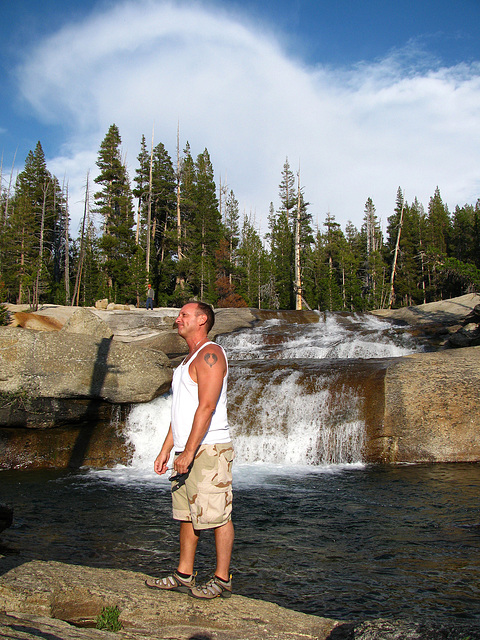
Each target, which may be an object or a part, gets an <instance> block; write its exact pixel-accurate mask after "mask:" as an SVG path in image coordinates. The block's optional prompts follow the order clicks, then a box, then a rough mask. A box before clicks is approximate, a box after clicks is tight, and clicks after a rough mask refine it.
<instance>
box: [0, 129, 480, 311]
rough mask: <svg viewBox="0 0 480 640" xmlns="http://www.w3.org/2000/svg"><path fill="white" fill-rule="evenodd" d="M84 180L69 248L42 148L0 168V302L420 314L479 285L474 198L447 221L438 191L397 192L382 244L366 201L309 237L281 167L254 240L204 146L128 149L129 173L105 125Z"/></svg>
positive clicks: (296, 183)
mask: <svg viewBox="0 0 480 640" xmlns="http://www.w3.org/2000/svg"><path fill="white" fill-rule="evenodd" d="M96 164H97V167H98V175H97V177H96V178H95V179H94V180H93V181H92V180H90V177H89V175H88V174H87V176H86V185H85V199H84V203H85V204H84V213H83V218H82V221H81V225H80V230H79V232H78V237H76V238H72V233H71V229H70V216H69V210H68V184H66V183H65V182H63V183H62V184H61V183H60V181H59V180H58V179H57V178H56V177H55V176H54V175H52V174H51V173H50V172H49V170H48V169H47V164H46V160H45V156H44V153H43V149H42V146H41V144H40V142H38V143H37V145H36V147H35V149H34V150H33V151H30V152H29V154H28V155H27V158H26V161H25V166H24V168H23V170H22V171H21V172H19V173H18V175H17V176H16V178H15V179H13V169H12V171H11V173H10V175H9V176H8V175H7V176H3V175H2V172H1V171H0V184H1V187H2V188H1V193H0V230H1V233H0V301H3V302H15V303H19V304H22V303H27V304H30V305H31V306H32V308H38V305H39V304H41V303H54V304H64V305H70V304H71V305H87V306H90V305H93V304H94V303H95V301H96V300H98V299H102V298H108V299H109V300H110V301H113V302H117V303H122V304H125V303H129V304H135V305H142V304H143V303H144V300H145V293H146V288H147V284H148V283H151V285H152V287H153V289H154V291H155V294H156V295H155V298H156V304H157V305H159V306H180V305H181V304H183V303H184V302H185V301H186V300H189V299H192V298H196V299H200V300H204V301H206V302H210V303H211V304H213V305H214V306H217V307H236V306H251V307H258V308H270V309H295V308H297V309H299V308H312V309H319V310H330V311H364V310H368V309H373V308H380V307H386V306H393V307H399V306H405V305H412V304H421V303H424V302H430V301H434V300H439V299H442V298H450V297H453V296H457V295H462V294H464V293H467V292H471V291H478V290H479V289H480V200H478V201H477V203H476V205H475V206H473V205H468V204H466V205H463V206H456V207H455V211H454V212H453V213H451V212H450V211H449V210H448V207H447V206H446V205H445V204H444V203H443V201H442V198H441V195H440V190H439V189H438V188H437V189H436V190H435V193H434V194H433V195H432V196H431V198H430V201H429V203H428V207H427V209H426V210H425V209H424V207H423V205H422V204H421V203H420V202H418V200H417V199H415V200H414V201H413V202H411V203H408V202H406V201H405V197H404V193H403V192H402V189H400V188H399V189H398V191H397V197H396V206H395V209H394V211H393V212H392V214H391V215H390V216H389V217H388V220H387V226H386V233H385V236H384V234H383V232H382V229H381V224H380V220H379V218H378V216H377V213H376V210H375V205H374V202H373V200H372V198H368V199H367V201H366V203H365V209H364V217H363V224H362V226H361V228H360V229H357V228H356V227H355V226H354V225H353V224H352V223H351V222H349V223H348V224H347V225H346V226H345V229H344V230H342V228H341V226H340V224H338V223H337V222H336V221H335V217H334V215H332V214H330V213H328V214H327V215H326V216H325V220H324V222H323V224H322V226H321V228H318V227H317V228H314V225H313V220H312V215H311V213H310V211H309V203H308V202H307V200H306V198H305V194H304V189H303V187H302V186H301V181H300V174H299V173H297V174H295V173H294V171H292V169H291V167H290V164H289V162H288V159H286V160H285V163H284V166H283V168H282V170H281V173H280V182H279V192H278V206H277V207H276V208H275V206H274V204H273V202H272V203H271V204H270V209H269V213H268V232H267V233H266V234H265V237H263V238H262V237H261V235H260V232H259V230H258V228H257V225H256V221H255V218H254V217H253V216H252V214H247V213H243V216H241V215H240V211H239V203H238V200H237V199H236V197H235V193H234V191H233V190H232V189H228V188H227V186H226V185H224V184H221V183H220V185H219V186H217V185H216V183H215V179H214V170H213V165H212V161H211V158H210V155H209V153H208V150H207V149H205V150H204V151H203V152H202V153H200V154H199V155H197V156H196V158H194V157H193V156H192V153H191V150H190V146H189V144H188V143H187V145H186V146H185V148H184V149H183V150H182V151H180V146H179V137H178V134H177V149H176V156H175V157H174V159H173V160H172V158H171V156H170V155H169V153H168V151H167V150H166V148H165V146H164V145H163V144H162V143H159V144H157V145H155V146H154V144H153V136H152V142H151V144H150V145H148V144H147V141H146V138H145V136H142V139H141V141H140V151H139V154H138V166H137V169H136V170H135V174H134V175H133V177H130V175H129V173H128V168H127V165H126V162H125V160H124V158H123V156H122V149H121V136H120V132H119V130H118V127H117V126H116V125H115V124H113V125H111V126H110V127H109V129H108V132H107V134H106V135H105V138H104V139H103V141H102V143H101V145H100V148H99V151H98V156H97V162H96Z"/></svg>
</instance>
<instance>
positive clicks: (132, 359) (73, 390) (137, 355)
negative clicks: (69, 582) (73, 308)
mask: <svg viewBox="0 0 480 640" xmlns="http://www.w3.org/2000/svg"><path fill="white" fill-rule="evenodd" d="M0 353H1V355H0V392H2V393H4V394H5V393H6V394H10V395H15V394H17V395H18V394H20V395H27V396H29V397H33V398H35V397H37V398H46V397H48V398H88V399H98V400H104V401H107V402H113V403H133V402H148V401H150V400H153V398H155V397H157V396H158V395H161V394H162V393H165V392H166V391H167V390H168V389H169V387H170V382H171V378H172V372H171V368H170V365H169V361H168V358H167V356H166V355H165V354H163V353H161V352H159V351H153V350H147V349H140V348H137V347H135V346H134V345H127V344H122V343H118V342H114V341H112V340H109V339H107V338H101V339H96V338H95V337H92V336H91V335H83V334H73V333H70V332H68V331H62V332H38V333H37V332H32V331H24V330H22V329H15V328H11V327H0Z"/></svg>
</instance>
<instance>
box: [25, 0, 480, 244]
mask: <svg viewBox="0 0 480 640" xmlns="http://www.w3.org/2000/svg"><path fill="white" fill-rule="evenodd" d="M409 47H410V50H409V55H408V62H406V61H405V60H403V61H402V56H401V55H399V54H395V55H394V54H392V55H391V56H390V57H389V58H387V59H384V60H382V61H378V62H377V63H375V64H371V65H367V64H359V65H358V67H356V68H355V69H350V70H345V69H343V70H341V69H331V68H325V67H321V66H320V67H317V68H309V67H307V66H305V65H302V64H301V62H299V61H298V60H292V59H290V58H289V57H288V55H287V53H286V52H285V51H284V50H282V48H281V46H280V44H279V42H278V40H276V39H275V37H274V36H273V34H272V32H269V31H268V30H267V29H266V28H264V26H263V27H262V25H259V24H255V25H253V24H251V23H249V22H248V20H247V19H246V18H243V19H240V18H239V17H238V16H235V17H234V16H232V15H228V14H227V12H225V11H223V10H221V9H219V8H218V7H216V8H214V7H212V6H211V5H210V6H209V7H207V6H202V5H201V4H196V3H195V4H192V3H185V4H181V3H180V4H179V3H169V2H154V1H145V2H133V1H130V2H125V3H122V4H117V5H116V6H114V7H113V8H110V9H106V10H105V11H104V12H103V13H97V14H95V15H93V16H92V17H91V18H90V19H88V20H85V21H84V22H83V23H81V24H72V25H70V26H69V27H66V28H64V29H62V30H61V31H59V32H58V33H57V34H56V35H54V36H53V37H51V38H49V39H47V40H45V41H43V42H42V43H40V44H39V45H38V47H37V48H36V49H35V50H34V51H31V52H30V54H29V56H28V59H27V60H26V62H25V64H24V65H23V67H22V68H21V69H19V81H20V86H21V91H22V93H23V96H24V97H25V99H26V100H28V101H29V102H30V103H31V104H32V105H33V106H34V108H35V109H36V110H37V112H38V114H39V117H40V118H42V119H44V120H46V121H48V122H50V123H58V124H59V125H61V126H62V127H64V128H65V130H66V131H67V134H66V139H65V144H64V146H63V148H62V149H61V151H59V154H58V157H57V158H55V159H53V160H52V161H51V162H50V163H49V166H50V168H51V170H52V171H53V172H54V173H55V174H56V175H57V176H59V177H60V176H63V174H64V173H65V171H66V173H67V177H68V179H69V184H70V193H71V194H72V204H71V211H72V214H73V216H75V217H76V218H77V220H78V218H79V216H80V215H81V212H82V211H83V205H82V204H81V199H82V197H83V188H84V183H85V176H86V173H87V170H90V171H91V172H92V173H94V172H95V158H96V153H97V151H98V148H99V145H100V142H101V140H102V138H103V137H104V135H105V133H106V132H107V129H108V127H109V125H110V124H112V123H113V122H115V123H116V124H117V126H118V127H119V129H120V133H121V136H122V140H123V147H124V151H126V153H127V159H128V163H129V166H130V174H131V177H132V178H133V174H134V168H135V165H136V156H137V154H138V152H139V145H140V138H141V135H142V133H144V134H145V135H146V138H147V140H149V139H150V135H151V130H152V126H153V125H155V142H156V143H158V142H159V141H162V142H163V143H164V144H165V145H166V147H167V149H168V150H169V151H170V154H171V155H172V156H174V155H175V153H176V131H177V122H180V133H181V145H182V146H183V145H184V144H185V142H186V140H188V141H189V142H190V144H191V148H192V153H193V154H194V155H196V154H197V153H200V152H201V151H203V149H204V147H207V148H208V150H209V152H210V155H211V158H212V162H213V165H214V169H215V171H216V176H217V179H218V177H219V175H220V174H221V175H222V178H224V177H225V175H226V176H227V180H228V185H229V187H230V188H232V189H233V190H234V191H235V194H236V196H237V198H238V199H239V200H240V203H241V207H242V208H244V209H245V210H246V211H247V212H249V211H253V212H255V215H256V218H257V221H259V222H260V221H261V222H262V231H263V232H265V231H266V217H267V213H268V206H269V203H270V201H274V203H275V204H277V194H278V184H279V182H280V179H281V176H280V172H281V169H282V166H283V163H284V160H285V157H286V156H288V157H289V160H290V164H291V166H292V169H293V170H295V171H296V169H297V167H298V164H299V162H300V163H301V178H302V184H303V186H304V188H305V197H306V199H307V201H309V202H310V203H311V206H310V211H311V213H312V214H313V216H314V218H315V219H318V221H319V223H320V224H321V223H322V222H323V220H324V218H325V214H326V212H327V211H330V212H331V213H332V214H333V215H335V216H336V219H337V220H338V221H339V222H341V223H342V224H345V222H346V221H347V220H349V219H350V220H352V221H353V222H354V224H355V225H356V226H358V227H359V226H360V225H361V221H362V217H363V209H364V204H365V201H366V199H367V198H368V197H372V199H373V201H374V203H375V205H376V208H377V213H378V215H380V216H381V217H382V219H383V220H384V221H385V220H386V218H387V217H388V216H389V215H390V214H391V212H392V210H393V207H394V206H395V198H396V192H397V187H398V186H401V187H402V188H403V189H405V192H406V197H407V200H408V201H412V200H413V198H414V197H415V196H417V197H418V198H419V200H420V201H421V202H423V203H424V204H425V206H426V205H427V204H428V200H429V197H430V196H431V195H433V192H434V189H435V187H436V186H437V185H439V187H440V190H441V193H442V196H443V198H444V201H446V202H447V203H448V204H449V206H450V207H453V206H454V205H455V204H464V203H465V202H475V200H476V199H477V197H478V196H480V181H479V178H478V167H479V166H480V162H479V161H480V144H479V143H480V109H479V106H480V65H478V64H473V65H469V66H468V65H460V66H457V67H453V68H449V69H444V68H437V69H434V70H428V69H427V70H426V69H425V66H424V60H421V59H419V60H418V70H417V71H416V70H415V67H413V66H412V58H413V57H414V56H413V53H412V51H411V45H409ZM77 203H78V204H77ZM76 224H78V221H77V223H76Z"/></svg>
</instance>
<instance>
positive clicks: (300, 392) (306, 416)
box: [125, 312, 420, 475]
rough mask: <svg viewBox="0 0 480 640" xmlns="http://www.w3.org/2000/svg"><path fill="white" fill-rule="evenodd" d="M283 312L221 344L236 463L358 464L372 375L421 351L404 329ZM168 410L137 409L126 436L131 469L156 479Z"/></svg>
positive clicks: (155, 406)
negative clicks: (293, 317) (295, 318)
mask: <svg viewBox="0 0 480 640" xmlns="http://www.w3.org/2000/svg"><path fill="white" fill-rule="evenodd" d="M270 313H271V312H270ZM286 313H288V312H283V314H280V313H279V314H278V315H279V317H275V318H270V319H267V320H265V321H263V322H262V323H261V324H260V325H259V326H256V327H254V328H253V329H247V330H242V331H239V332H236V333H234V334H229V335H226V336H221V337H220V338H219V340H218V342H219V343H220V344H222V346H223V347H224V348H225V350H226V352H227V354H228V357H229V363H230V379H229V392H228V398H229V420H230V425H231V432H232V439H233V441H234V445H235V450H236V464H237V465H238V464H249V465H251V464H258V463H261V464H263V465H274V466H275V465H276V466H279V465H280V466H310V467H314V466H328V465H338V464H351V463H360V462H361V461H362V450H363V446H364V437H365V435H364V427H365V422H364V401H365V390H364V387H365V385H366V382H365V381H366V380H367V378H368V376H369V374H370V373H371V371H372V367H373V368H375V367H376V368H377V369H378V367H379V366H382V360H383V359H386V358H394V357H398V356H402V355H407V354H409V353H412V352H414V351H418V350H419V349H420V347H419V346H418V344H416V343H415V342H414V340H413V339H412V337H411V336H410V335H409V334H408V333H405V332H404V331H403V330H402V329H400V328H399V327H394V326H392V325H391V324H390V323H389V322H386V321H384V320H380V319H378V318H375V317H373V316H369V315H367V314H365V315H359V314H325V315H323V314H318V315H317V316H315V319H316V320H317V322H313V323H312V322H309V323H307V324H301V323H298V322H291V321H289V319H288V317H287V318H285V315H286ZM170 402H171V399H170V396H169V395H168V394H167V395H165V396H162V397H161V398H157V399H156V400H154V401H152V402H150V403H147V404H142V405H136V406H135V407H133V408H132V410H131V412H130V415H129V417H128V421H127V428H126V434H125V435H126V437H127V439H128V440H129V441H130V443H131V445H132V449H133V457H132V461H131V471H135V470H136V471H138V473H139V474H149V473H151V474H152V475H153V471H152V466H153V460H154V459H155V456H156V455H157V453H158V451H159V450H160V447H161V445H162V443H163V440H164V438H165V435H166V433H167V430H168V425H169V422H170Z"/></svg>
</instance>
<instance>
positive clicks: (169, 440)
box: [153, 425, 173, 476]
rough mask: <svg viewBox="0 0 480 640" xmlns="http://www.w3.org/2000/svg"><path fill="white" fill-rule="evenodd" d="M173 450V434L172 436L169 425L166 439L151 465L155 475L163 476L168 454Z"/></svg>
mask: <svg viewBox="0 0 480 640" xmlns="http://www.w3.org/2000/svg"><path fill="white" fill-rule="evenodd" d="M172 449H173V434H172V425H170V427H169V429H168V433H167V437H166V438H165V440H164V443H163V446H162V448H161V450H160V453H159V454H158V456H157V457H156V459H155V462H154V463H153V468H154V471H155V473H158V475H160V476H161V475H163V474H164V473H166V471H167V464H168V460H169V458H170V452H171V450H172Z"/></svg>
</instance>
